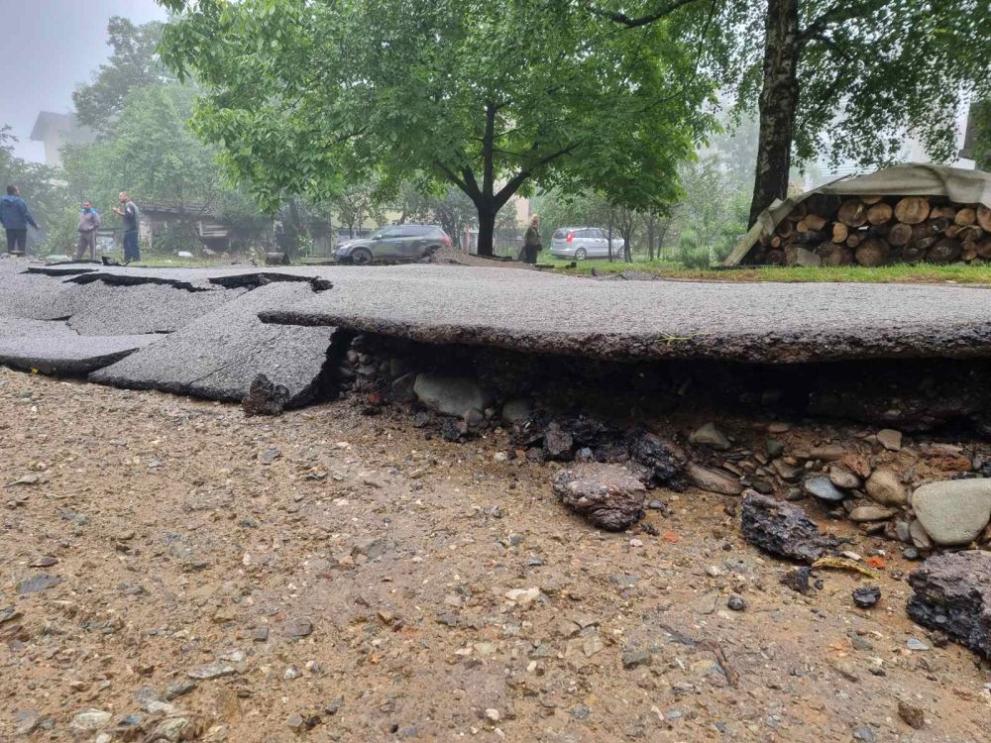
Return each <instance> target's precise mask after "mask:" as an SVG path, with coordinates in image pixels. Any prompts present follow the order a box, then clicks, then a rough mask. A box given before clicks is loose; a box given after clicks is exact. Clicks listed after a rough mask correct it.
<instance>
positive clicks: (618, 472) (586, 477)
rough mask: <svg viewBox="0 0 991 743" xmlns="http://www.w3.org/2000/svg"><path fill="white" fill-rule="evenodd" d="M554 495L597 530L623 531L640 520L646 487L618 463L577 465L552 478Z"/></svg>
mask: <svg viewBox="0 0 991 743" xmlns="http://www.w3.org/2000/svg"><path fill="white" fill-rule="evenodd" d="M554 493H555V494H556V495H557V497H558V498H560V499H561V502H562V503H564V505H566V506H567V507H568V508H570V509H571V510H572V511H574V512H575V513H578V514H580V515H581V516H584V517H585V518H586V519H588V520H589V521H590V522H591V523H593V524H594V525H595V526H598V527H599V528H602V529H606V530H608V531H622V530H623V529H626V528H628V527H630V526H632V525H633V524H635V523H636V522H637V521H639V520H640V519H641V518H643V504H644V498H645V496H646V494H647V488H646V486H645V485H644V484H643V482H642V481H641V480H640V479H639V478H638V477H637V476H636V475H635V474H633V473H632V472H631V471H630V470H628V469H627V468H626V467H624V466H623V465H619V464H579V465H575V466H574V467H572V468H570V469H566V470H561V471H560V472H559V473H558V474H557V476H556V477H555V478H554Z"/></svg>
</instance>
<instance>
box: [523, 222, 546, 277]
mask: <svg viewBox="0 0 991 743" xmlns="http://www.w3.org/2000/svg"><path fill="white" fill-rule="evenodd" d="M542 247H543V246H542V245H541V244H540V217H538V216H537V215H536V214H535V215H534V216H533V219H531V220H530V226H529V227H528V228H527V231H526V234H524V235H523V261H524V262H525V263H529V264H530V265H536V263H537V253H539V252H540V249H541V248H542Z"/></svg>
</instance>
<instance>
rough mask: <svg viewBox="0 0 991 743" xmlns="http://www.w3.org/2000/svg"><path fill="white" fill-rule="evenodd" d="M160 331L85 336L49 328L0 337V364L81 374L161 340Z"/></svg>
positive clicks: (55, 374)
mask: <svg viewBox="0 0 991 743" xmlns="http://www.w3.org/2000/svg"><path fill="white" fill-rule="evenodd" d="M160 338H161V336H157V335H113V336H82V335H77V334H76V333H64V332H58V331H55V332H50V333H47V334H44V335H31V336H19V337H18V336H8V337H3V338H0V364H3V365H5V366H9V367H11V368H14V369H21V370H23V371H38V372H40V373H42V374H49V375H53V376H65V377H79V376H85V375H86V374H89V373H90V372H91V371H93V370H94V369H99V368H100V367H103V366H106V365H107V364H112V363H114V362H115V361H119V360H120V359H122V358H124V357H125V356H127V355H128V354H130V353H132V352H133V351H135V350H137V349H139V348H143V347H145V346H148V345H150V344H152V343H154V342H155V341H157V340H159V339H160Z"/></svg>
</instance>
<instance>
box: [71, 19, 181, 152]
mask: <svg viewBox="0 0 991 743" xmlns="http://www.w3.org/2000/svg"><path fill="white" fill-rule="evenodd" d="M162 28H163V24H161V23H157V22H152V23H146V24H144V25H141V26H135V25H134V24H133V23H131V21H129V20H128V19H126V18H121V17H119V16H114V17H112V18H111V19H110V21H109V23H108V24H107V33H108V35H109V37H110V39H109V41H108V42H107V43H108V45H109V46H110V47H111V48H112V49H113V53H112V54H111V55H110V60H109V61H108V62H107V63H106V64H102V65H100V68H99V69H98V70H97V72H96V75H95V76H94V80H93V82H92V83H90V84H89V85H85V86H83V87H82V88H80V89H79V90H77V91H76V92H75V93H73V94H72V98H73V101H74V102H75V104H76V116H77V117H78V119H79V122H80V123H81V124H84V125H86V126H89V127H91V128H92V129H95V130H96V131H97V132H99V133H100V134H102V135H107V134H109V133H110V131H111V129H112V128H113V126H114V123H115V122H116V120H117V117H118V116H119V115H120V113H121V111H122V110H123V108H124V105H125V102H126V101H127V99H128V96H129V95H130V94H131V92H132V91H135V90H138V89H139V88H145V87H148V86H154V85H157V84H161V83H165V82H169V81H170V80H172V79H173V78H172V76H171V75H170V73H169V71H168V69H167V68H166V67H165V66H164V65H163V64H162V63H161V60H160V59H159V57H158V53H157V47H158V44H159V42H160V41H161V39H162Z"/></svg>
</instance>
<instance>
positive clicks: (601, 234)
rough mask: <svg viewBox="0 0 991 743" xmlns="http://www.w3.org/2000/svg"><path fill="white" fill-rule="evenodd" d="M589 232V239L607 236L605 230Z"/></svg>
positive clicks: (596, 229)
mask: <svg viewBox="0 0 991 743" xmlns="http://www.w3.org/2000/svg"><path fill="white" fill-rule="evenodd" d="M589 232H590V233H591V234H590V235H589V237H597V238H603V237H605V236H606V233H605V232H604V231H603V230H600V229H598V228H595V229H591V230H589Z"/></svg>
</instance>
